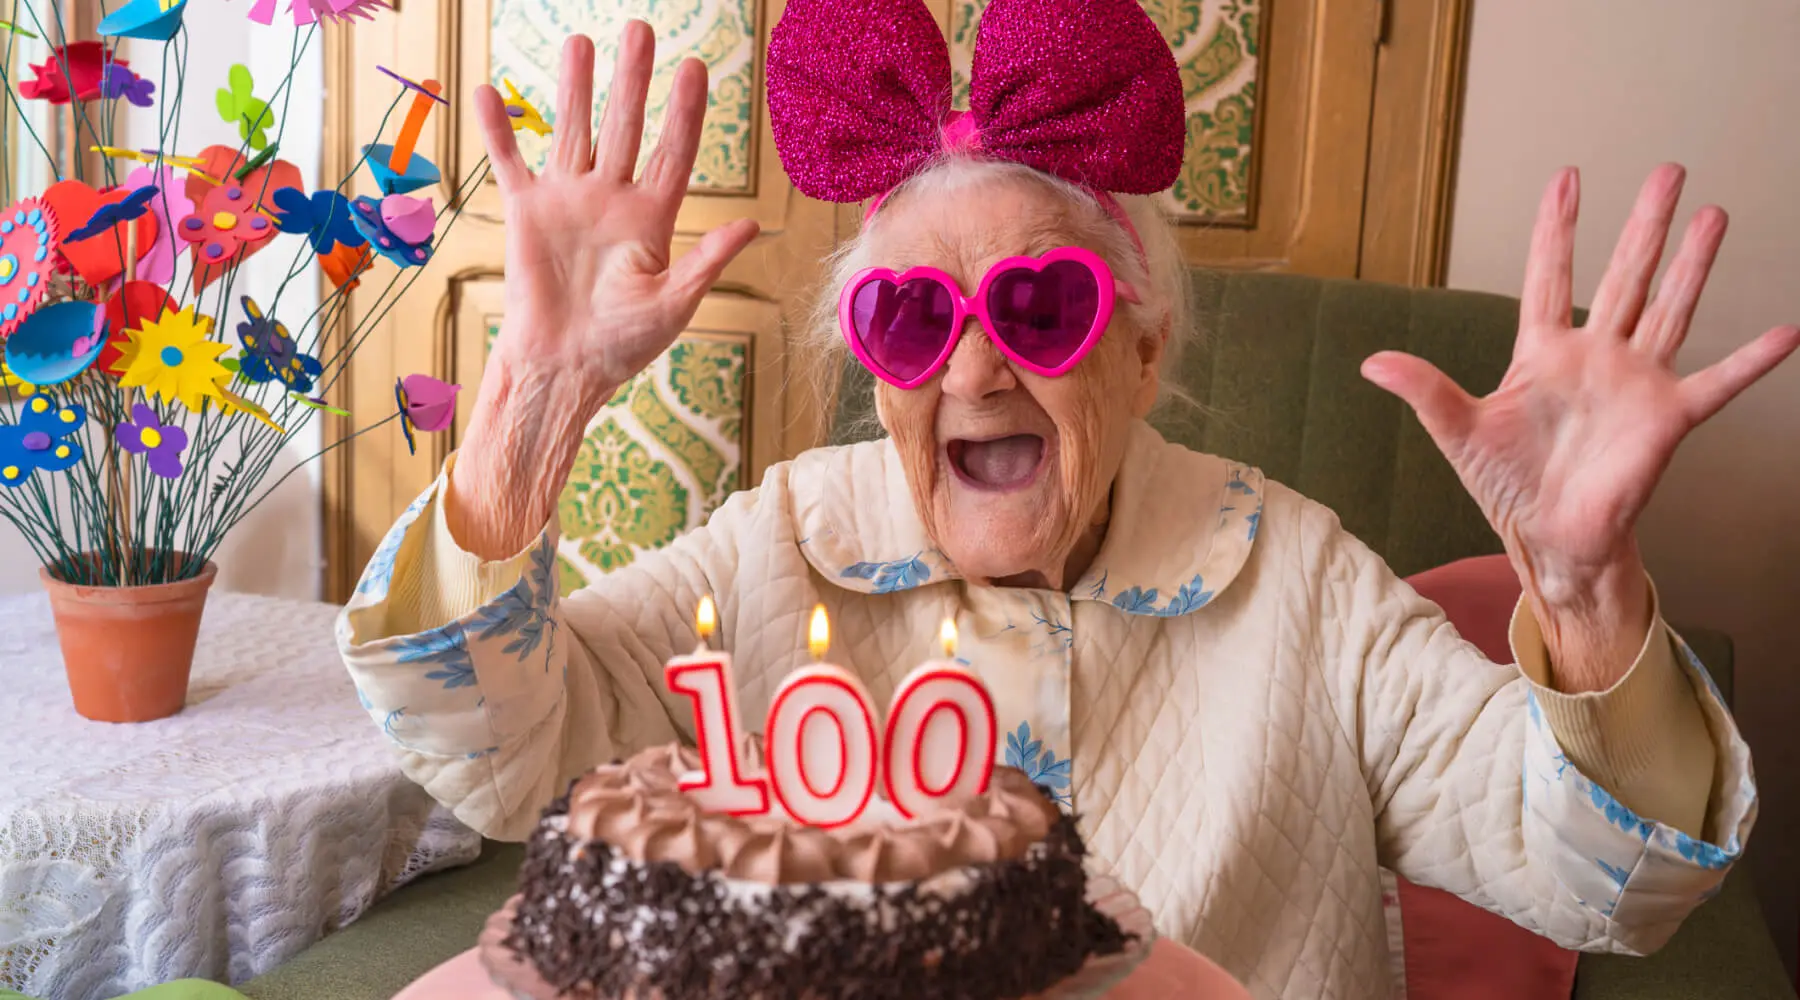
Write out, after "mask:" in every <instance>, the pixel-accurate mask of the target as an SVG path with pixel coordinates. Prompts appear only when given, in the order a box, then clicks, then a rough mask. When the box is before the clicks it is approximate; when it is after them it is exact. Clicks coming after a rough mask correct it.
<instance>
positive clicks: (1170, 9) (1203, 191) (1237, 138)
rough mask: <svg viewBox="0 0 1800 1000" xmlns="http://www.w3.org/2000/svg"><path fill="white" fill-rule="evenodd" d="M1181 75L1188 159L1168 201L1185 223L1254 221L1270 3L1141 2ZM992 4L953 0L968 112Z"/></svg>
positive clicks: (954, 59)
mask: <svg viewBox="0 0 1800 1000" xmlns="http://www.w3.org/2000/svg"><path fill="white" fill-rule="evenodd" d="M1141 2H1142V3H1143V5H1144V9H1145V10H1146V11H1148V12H1149V14H1150V17H1151V19H1153V20H1154V21H1155V22H1156V23H1157V25H1158V26H1159V27H1161V28H1162V33H1163V37H1164V38H1166V39H1168V41H1169V47H1170V48H1172V49H1174V51H1175V61H1176V63H1177V64H1178V65H1179V66H1180V67H1181V85H1182V89H1183V91H1184V92H1185V93H1186V96H1187V115H1188V118H1187V125H1188V134H1187V155H1186V156H1185V157H1184V158H1183V160H1182V167H1181V176H1180V177H1179V178H1177V180H1176V181H1175V186H1174V187H1173V188H1171V189H1170V190H1169V192H1168V193H1167V194H1166V195H1164V196H1163V197H1164V200H1165V203H1166V204H1167V205H1168V207H1169V209H1170V210H1171V211H1173V212H1174V213H1175V214H1176V215H1177V216H1178V217H1180V218H1183V219H1187V220H1192V221H1205V222H1214V223H1220V222H1223V223H1242V222H1247V221H1249V218H1250V204H1251V196H1252V190H1251V164H1252V162H1253V159H1254V158H1253V157H1252V155H1251V153H1252V151H1253V150H1254V149H1255V145H1256V135H1255V131H1256V95H1257V57H1258V54H1259V46H1260V39H1261V35H1260V34H1258V32H1259V31H1260V30H1261V28H1262V15H1263V6H1264V4H1265V2H1266V0H1141ZM986 6H987V0H952V3H951V8H950V64H951V67H952V69H953V72H954V76H955V84H956V102H957V105H958V106H959V107H961V106H966V105H967V103H968V94H969V62H970V59H971V56H972V54H973V53H974V50H975V30H976V27H977V25H978V24H979V23H980V20H981V12H982V10H984V9H985V8H986Z"/></svg>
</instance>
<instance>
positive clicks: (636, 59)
mask: <svg viewBox="0 0 1800 1000" xmlns="http://www.w3.org/2000/svg"><path fill="white" fill-rule="evenodd" d="M654 47H655V41H654V39H653V38H652V36H651V32H650V26H649V25H647V24H645V23H644V22H642V21H631V22H629V23H628V24H627V25H626V27H625V30H624V32H623V33H622V34H621V35H620V38H619V59H618V63H617V66H616V67H615V69H614V71H613V83H612V89H611V90H610V91H609V92H608V97H607V102H606V114H605V116H604V118H603V119H602V120H601V123H600V136H599V140H598V141H597V142H595V141H594V140H593V138H592V130H591V128H590V125H589V122H590V121H591V118H592V109H593V98H594V43H593V42H592V41H591V40H590V39H588V38H587V37H586V36H583V35H575V36H572V37H570V39H569V40H568V42H567V43H566V44H565V45H564V46H563V54H562V72H561V77H560V83H559V84H558V86H557V100H556V120H555V132H554V133H553V136H552V139H551V147H550V157H549V161H548V162H547V163H546V164H545V166H544V168H543V170H542V171H541V172H540V173H536V174H533V173H532V172H531V170H530V168H528V167H526V165H525V161H524V160H523V159H522V158H521V157H520V155H519V144H518V142H517V139H516V136H515V133H514V131H513V128H512V119H510V118H509V117H507V114H506V108H505V105H504V102H503V101H502V99H501V97H500V95H499V93H498V92H497V91H495V90H494V88H493V87H489V86H483V87H481V88H480V89H479V90H478V91H477V93H476V96H475V103H476V114H477V117H478V118H479V119H480V122H481V131H482V137H483V139H484V141H485V142H486V145H487V151H488V158H489V161H490V162H491V163H492V165H493V171H494V176H495V178H496V179H497V180H498V181H499V184H500V194H501V198H502V201H503V202H504V204H505V217H506V315H505V318H504V320H503V322H502V326H501V333H500V337H499V340H498V342H497V343H496V344H495V345H494V351H493V355H492V357H491V358H490V363H493V362H497V363H500V364H505V365H508V366H513V367H520V366H522V367H526V368H541V369H543V370H545V371H556V372H562V373H568V374H571V375H579V377H580V378H581V379H582V380H583V382H584V384H586V385H587V386H589V387H590V388H593V389H595V390H596V391H600V392H604V393H610V392H611V391H612V390H614V389H616V388H617V387H618V386H619V385H620V384H622V383H623V382H624V381H625V380H626V379H629V378H630V377H631V376H633V375H635V374H637V373H638V372H639V371H641V370H643V369H644V368H645V367H646V366H647V365H649V364H650V362H652V361H654V360H655V359H656V357H657V356H658V355H660V354H661V353H662V352H663V351H665V350H667V349H668V347H669V345H670V344H671V343H673V342H674V340H675V338H676V336H677V335H678V334H680V332H681V330H682V329H683V328H684V327H685V326H687V324H688V322H689V321H690V320H691V319H692V318H693V316H694V310H695V309H696V308H697V307H698V306H699V303H700V298H701V296H702V295H704V294H705V293H706V291H707V289H708V288H710V287H711V286H712V284H713V282H714V281H716V280H717V279H718V277H719V273H720V272H721V271H722V270H724V268H725V265H726V264H727V263H729V262H730V260H731V259H732V258H733V257H734V256H736V255H737V253H738V252H739V251H740V250H742V249H743V248H744V247H745V246H746V245H747V244H748V243H749V242H750V240H751V239H753V238H754V237H755V236H756V224H755V223H754V222H752V221H750V220H748V219H740V220H738V221H736V222H732V223H729V224H727V225H724V226H721V227H719V228H718V229H716V230H714V231H713V232H711V233H709V234H707V236H706V237H705V238H704V239H702V240H701V241H700V243H699V245H698V246H697V247H695V249H694V250H693V251H692V252H690V253H688V254H687V255H686V256H684V257H682V259H681V260H678V261H674V262H671V261H670V259H669V258H670V251H669V243H670V238H671V237H672V236H673V235H674V232H675V214H676V211H677V210H678V209H679V208H680V207H681V199H682V196H683V195H685V194H686V192H687V186H688V176H689V174H690V173H692V171H693V167H694V154H695V151H696V149H697V148H698V146H699V143H700V129H701V124H702V120H703V117H704V115H705V113H706V66H705V65H704V64H703V63H701V62H700V61H698V60H696V59H688V60H686V61H685V62H683V63H682V65H681V66H680V68H679V69H678V70H677V71H676V74H675V81H674V86H673V89H672V91H671V93H670V95H669V102H668V110H667V112H666V114H665V116H664V120H663V130H662V134H661V137H660V138H659V140H658V141H657V144H656V148H655V150H653V151H652V153H651V155H650V158H649V162H648V163H647V164H646V165H645V167H644V171H643V175H642V176H641V177H638V178H636V179H634V178H633V173H634V171H635V170H636V168H637V161H638V148H639V145H640V143H641V142H642V139H643V132H644V101H645V96H646V94H647V93H648V91H649V89H650V76H651V70H652V67H653V57H654Z"/></svg>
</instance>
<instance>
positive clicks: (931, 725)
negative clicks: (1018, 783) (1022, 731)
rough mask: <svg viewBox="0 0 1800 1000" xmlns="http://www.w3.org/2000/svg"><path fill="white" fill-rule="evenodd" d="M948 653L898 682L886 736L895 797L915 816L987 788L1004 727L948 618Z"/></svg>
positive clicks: (886, 767) (890, 790)
mask: <svg viewBox="0 0 1800 1000" xmlns="http://www.w3.org/2000/svg"><path fill="white" fill-rule="evenodd" d="M939 640H940V641H941V642H942V643H943V647H944V659H942V660H932V661H928V662H926V663H923V664H920V665H919V666H918V667H916V668H914V670H913V672H912V673H910V674H907V675H906V678H905V679H904V680H902V681H901V682H900V686H899V687H898V688H896V689H895V690H894V700H893V703H892V704H891V705H890V706H889V707H888V717H887V732H886V735H885V737H884V738H883V740H882V761H881V773H882V780H883V783H884V785H885V786H886V792H887V799H888V801H889V802H891V803H893V805H894V808H895V809H897V810H899V811H900V814H901V815H903V816H905V817H907V818H908V819H911V818H913V817H916V816H921V815H925V814H927V813H930V812H932V811H934V810H937V809H943V808H948V807H954V806H955V805H957V804H958V803H960V802H962V801H965V800H967V799H969V798H972V797H974V796H976V795H980V794H982V793H984V792H986V791H987V788H988V779H989V778H990V777H991V776H992V774H993V771H994V749H995V742H996V740H997V739H998V737H999V727H998V724H997V723H996V722H995V720H994V701H993V698H992V697H991V696H990V695H989V694H988V690H987V687H986V686H985V685H983V684H982V683H981V680H980V679H979V678H977V677H976V676H975V675H974V674H973V673H970V672H969V670H968V669H967V668H965V667H964V666H963V665H962V664H961V663H958V662H957V661H956V659H955V657H956V623H955V622H954V621H952V620H950V619H948V618H946V619H944V625H943V629H942V631H941V632H940V633H939Z"/></svg>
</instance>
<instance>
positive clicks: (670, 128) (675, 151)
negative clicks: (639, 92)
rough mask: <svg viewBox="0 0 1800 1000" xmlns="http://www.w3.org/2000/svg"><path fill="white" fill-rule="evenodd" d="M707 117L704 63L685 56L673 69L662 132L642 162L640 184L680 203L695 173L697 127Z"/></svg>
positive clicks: (698, 141)
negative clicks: (653, 147) (648, 157)
mask: <svg viewBox="0 0 1800 1000" xmlns="http://www.w3.org/2000/svg"><path fill="white" fill-rule="evenodd" d="M705 120H706V64H705V63H702V62H701V61H700V60H698V59H684V60H682V63H681V65H680V66H679V67H677V68H676V70H675V83H674V85H673V86H671V87H670V89H669V106H668V108H667V110H665V111H664V112H663V126H662V135H661V136H659V137H657V140H656V148H655V149H654V150H652V151H651V153H650V162H649V163H647V164H645V165H644V178H643V183H644V185H645V186H646V187H649V188H651V189H653V190H655V191H657V192H658V193H660V194H662V195H664V196H665V197H667V198H669V199H670V200H671V201H674V202H679V201H680V199H681V196H682V195H683V194H685V193H686V192H687V183H688V176H689V175H691V174H692V173H693V172H694V154H695V152H696V151H697V150H698V149H699V148H700V129H701V127H702V126H703V125H704V124H705Z"/></svg>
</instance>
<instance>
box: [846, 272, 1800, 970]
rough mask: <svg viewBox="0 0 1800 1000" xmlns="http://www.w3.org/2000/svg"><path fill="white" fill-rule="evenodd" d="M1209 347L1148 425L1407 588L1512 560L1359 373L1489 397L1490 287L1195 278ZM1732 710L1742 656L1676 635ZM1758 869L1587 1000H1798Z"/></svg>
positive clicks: (1504, 303)
mask: <svg viewBox="0 0 1800 1000" xmlns="http://www.w3.org/2000/svg"><path fill="white" fill-rule="evenodd" d="M1193 277H1194V292H1195V310H1194V317H1195V322H1196V323H1197V324H1198V325H1199V327H1200V329H1201V331H1202V335H1203V340H1202V342H1201V343H1199V344H1197V345H1195V346H1193V347H1192V348H1191V349H1190V350H1188V351H1187V352H1186V354H1185V355H1184V356H1183V357H1182V358H1181V359H1180V365H1179V368H1178V369H1177V370H1176V371H1175V372H1174V373H1173V376H1172V377H1173V380H1174V382H1175V384H1177V385H1179V386H1180V387H1181V388H1182V389H1183V390H1184V391H1185V392H1186V393H1187V394H1188V395H1189V396H1190V397H1191V398H1192V399H1193V400H1194V401H1195V402H1196V403H1198V404H1200V406H1199V407H1198V408H1196V407H1170V408H1167V409H1166V410H1165V411H1163V412H1160V413H1158V414H1155V415H1153V416H1152V418H1151V423H1153V424H1155V425H1156V428H1157V430H1159V431H1161V432H1162V434H1163V436H1164V437H1166V438H1168V439H1169V440H1171V441H1178V442H1180V443H1182V444H1184V445H1187V446H1188V447H1190V448H1193V449H1195V450H1197V451H1204V452H1211V453H1213V454H1216V455H1224V456H1227V457H1229V458H1233V459H1237V460H1240V461H1244V462H1249V463H1251V464H1253V465H1256V466H1258V467H1259V468H1261V469H1262V470H1263V472H1264V473H1266V474H1267V475H1268V476H1269V477H1270V478H1272V479H1275V480H1277V481H1279V482H1282V483H1284V484H1286V485H1288V486H1291V487H1293V488H1294V489H1296V490H1299V491H1300V492H1301V493H1303V494H1305V495H1307V496H1309V497H1312V498H1313V499H1314V500H1317V501H1319V502H1320V503H1323V504H1325V505H1326V506H1328V507H1330V508H1332V509H1333V510H1334V511H1336V512H1337V514H1338V517H1339V518H1340V519H1341V520H1342V521H1343V524H1344V527H1345V528H1347V529H1349V530H1350V531H1351V532H1352V533H1354V534H1355V535H1356V536H1357V537H1358V538H1361V539H1362V540H1363V541H1364V542H1365V543H1367V544H1368V545H1369V546H1370V547H1371V548H1373V549H1374V550H1375V551H1376V552H1379V553H1381V555H1382V556H1383V557H1384V558H1386V559H1387V561H1388V564H1389V565H1390V566H1392V567H1393V568H1394V571H1395V572H1396V573H1398V574H1400V575H1401V576H1410V575H1412V574H1414V573H1417V572H1419V571H1421V570H1426V569H1430V568H1432V567H1434V566H1441V565H1443V564H1445V563H1448V562H1452V561H1454V560H1457V559H1462V558H1464V557H1467V556H1477V555H1488V554H1492V553H1497V552H1500V551H1501V547H1500V540H1499V538H1497V537H1496V536H1495V535H1494V533H1493V531H1492V529H1490V528H1489V527H1488V524H1487V520H1486V519H1485V518H1484V517H1482V514H1481V511H1480V510H1479V509H1477V508H1476V506H1475V501H1474V500H1472V499H1470V497H1469V495H1468V493H1467V492H1466V491H1465V490H1464V489H1463V487H1462V484H1461V483H1460V482H1458V481H1457V478H1456V473H1455V472H1454V471H1452V470H1451V468H1450V464H1449V463H1448V462H1447V461H1445V460H1444V457H1443V456H1442V455H1441V454H1439V453H1438V450H1437V447H1436V446H1435V445H1433V444H1432V442H1431V439H1430V438H1429V437H1427V436H1426V434H1425V431H1424V428H1422V427H1420V426H1419V422H1418V421H1417V420H1416V419H1415V418H1414V417H1413V416H1412V414H1411V412H1410V411H1409V410H1407V408H1406V406H1405V404H1403V403H1401V402H1400V401H1399V400H1397V399H1395V398H1394V397H1393V396H1391V395H1389V394H1388V393H1386V392H1384V391H1382V390H1380V389H1377V388H1375V387H1374V386H1373V385H1371V384H1369V383H1368V382H1367V381H1366V380H1364V379H1363V377H1362V376H1361V374H1360V373H1359V371H1358V369H1359V368H1360V366H1361V364H1362V361H1363V359H1364V358H1367V357H1368V356H1369V355H1371V354H1373V353H1375V352H1376V351H1381V350H1404V351H1407V352H1409V353H1412V354H1416V355H1419V356H1420V357H1423V358H1425V359H1427V360H1429V361H1431V362H1432V363H1433V364H1435V365H1437V366H1438V367H1439V368H1441V369H1443V371H1444V373H1445V374H1447V375H1449V376H1450V377H1452V378H1454V379H1456V380H1457V382H1458V383H1459V384H1461V385H1462V386H1463V388H1465V389H1467V390H1469V391H1470V392H1473V393H1477V394H1482V393H1487V392H1489V391H1492V390H1493V389H1494V387H1495V386H1497V385H1499V384H1500V377H1501V376H1502V375H1503V374H1504V373H1505V372H1506V365H1507V362H1508V361H1509V360H1510V359H1511V357H1512V344H1513V335H1514V333H1515V332H1516V331H1517V329H1518V322H1519V304H1518V302H1517V301H1516V300H1514V299H1509V298H1504V297H1501V296H1498V295H1486V294H1482V293H1478V292H1459V291H1448V290H1444V289H1411V288H1401V287H1397V286H1392V285H1379V284H1375V283H1372V282H1366V281H1342V280H1339V281H1332V280H1321V279H1318V278H1307V277H1301V276H1298V275H1289V274H1266V273H1243V272H1224V271H1210V270H1196V271H1195V272H1193ZM872 384H873V380H872V378H871V377H870V376H869V375H868V374H867V373H866V372H864V371H863V370H862V369H861V368H857V367H854V366H853V367H852V368H851V369H850V370H848V371H847V372H846V373H845V376H844V389H843V391H842V392H840V393H839V407H838V414H837V419H836V421H835V424H834V426H835V428H836V430H835V431H834V437H833V442H834V443H844V442H848V441H851V440H854V439H856V438H858V437H860V436H862V435H864V434H866V433H867V432H868V428H869V426H870V425H869V421H868V419H867V411H866V408H867V406H868V400H869V398H870V396H869V392H870V388H871V386H872ZM1676 627H1677V629H1678V630H1679V631H1680V632H1681V634H1682V637H1683V638H1684V639H1686V640H1687V641H1688V643H1689V644H1690V645H1691V646H1692V647H1693V648H1694V651H1695V653H1696V654H1697V655H1699V657H1700V659H1701V661H1702V662H1703V663H1705V664H1706V666H1707V668H1708V670H1709V671H1710V672H1711V673H1712V675H1713V678H1714V680H1716V681H1717V682H1718V684H1719V687H1720V690H1721V691H1723V692H1724V694H1725V697H1726V699H1727V700H1729V699H1730V698H1731V680H1732V647H1731V639H1730V637H1729V636H1726V635H1724V634H1723V633H1720V632H1715V631H1711V630H1708V629H1704V628H1696V627H1693V626H1689V625H1681V624H1677V626H1676ZM1793 995H1794V990H1793V987H1792V986H1791V985H1789V984H1788V982H1787V977H1786V973H1785V971H1784V970H1783V968H1782V966H1781V961H1780V959H1779V957H1778V956H1777V954H1776V951H1775V946H1774V942H1773V941H1772V940H1771V939H1770V937H1769V932H1768V928H1767V926H1766V925H1765V924H1764V922H1763V919H1762V911H1761V910H1760V909H1759V908H1758V905H1757V902H1756V898H1755V894H1754V893H1753V892H1752V891H1751V889H1750V885H1749V881H1748V872H1747V870H1746V869H1745V868H1744V867H1743V866H1741V865H1740V866H1739V867H1738V869H1737V870H1736V871H1734V872H1733V873H1732V875H1731V877H1730V878H1729V879H1727V880H1726V883H1725V888H1724V890H1723V891H1722V892H1721V893H1720V894H1719V895H1718V896H1717V897H1715V898H1714V899H1713V900H1712V901H1711V902H1709V903H1707V904H1706V905H1704V906H1702V907H1701V908H1700V909H1699V910H1698V911H1697V912H1696V913H1695V914H1694V916H1693V917H1692V918H1690V919H1689V920H1688V922H1687V923H1686V924H1685V925H1684V926H1683V927H1682V929H1681V931H1680V932H1679V933H1677V934H1676V936H1675V938H1674V940H1673V941H1671V942H1670V943H1669V945H1668V946H1667V947H1665V948H1664V949H1663V950H1661V951H1660V952H1658V953H1657V954H1655V955H1653V956H1650V957H1649V958H1641V959H1635V958H1623V957H1616V956H1606V955H1586V956H1583V957H1582V959H1581V962H1580V965H1579V968H1578V971H1577V973H1576V982H1575V996H1576V998H1577V1000H1626V998H1632V1000H1637V998H1643V1000H1688V998H1694V1000H1700V998H1713V997H1732V998H1734V1000H1736V998H1746V1000H1748V998H1755V1000H1763V998H1768V1000H1778V998H1779V1000H1792V997H1793Z"/></svg>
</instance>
